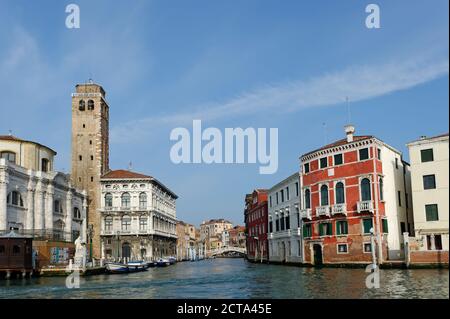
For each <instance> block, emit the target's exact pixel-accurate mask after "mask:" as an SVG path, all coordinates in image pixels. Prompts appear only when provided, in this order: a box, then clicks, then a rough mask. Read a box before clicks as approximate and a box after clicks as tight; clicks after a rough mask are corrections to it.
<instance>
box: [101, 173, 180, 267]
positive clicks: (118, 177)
mask: <svg viewBox="0 0 450 319" xmlns="http://www.w3.org/2000/svg"><path fill="white" fill-rule="evenodd" d="M177 198H178V196H177V195H175V193H173V192H172V191H171V190H170V189H168V188H167V187H166V186H164V185H163V184H162V183H161V182H159V181H158V180H157V179H155V178H153V177H151V176H147V175H143V174H139V173H134V172H131V171H127V170H115V171H110V172H108V173H106V174H105V175H103V176H102V178H101V200H100V202H101V209H100V213H101V219H102V220H101V234H100V235H101V246H102V258H103V259H107V260H124V259H130V260H154V259H157V258H160V257H167V256H176V247H177V243H176V240H177V235H176V223H177V219H176V206H175V201H176V199H177Z"/></svg>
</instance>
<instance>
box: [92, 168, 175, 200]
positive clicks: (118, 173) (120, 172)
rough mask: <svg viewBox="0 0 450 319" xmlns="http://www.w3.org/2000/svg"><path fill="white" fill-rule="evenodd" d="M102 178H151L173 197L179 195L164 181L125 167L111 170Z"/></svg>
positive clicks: (150, 179)
mask: <svg viewBox="0 0 450 319" xmlns="http://www.w3.org/2000/svg"><path fill="white" fill-rule="evenodd" d="M101 179H102V180H105V179H112V180H114V179H136V180H143V179H145V180H149V181H151V182H155V183H156V184H158V185H159V186H160V187H161V188H163V189H164V190H165V191H166V192H168V193H170V194H171V195H172V196H173V197H175V199H176V198H178V195H177V194H175V193H174V192H172V191H171V190H170V189H169V188H168V187H166V186H165V185H164V184H163V183H161V182H160V181H159V180H157V179H156V178H154V177H152V176H149V175H145V174H141V173H136V172H132V171H129V170H125V169H117V170H111V171H109V172H108V173H105V174H103V175H102V177H101Z"/></svg>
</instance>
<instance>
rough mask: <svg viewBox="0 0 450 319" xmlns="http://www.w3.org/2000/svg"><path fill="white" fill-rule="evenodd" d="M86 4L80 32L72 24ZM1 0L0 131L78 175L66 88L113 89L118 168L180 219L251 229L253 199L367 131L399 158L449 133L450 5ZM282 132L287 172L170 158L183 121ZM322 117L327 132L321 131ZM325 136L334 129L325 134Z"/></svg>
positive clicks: (441, 1) (114, 163)
mask: <svg viewBox="0 0 450 319" xmlns="http://www.w3.org/2000/svg"><path fill="white" fill-rule="evenodd" d="M69 3H76V4H78V5H79V6H80V10H81V28H80V29H67V28H66V27H65V19H66V16H67V14H66V13H65V6H66V5H67V4H69ZM369 3H371V2H370V1H356V0H353V1H350V0H348V1H325V0H323V1H261V0H258V1H252V0H246V1H237V0H232V1H222V0H217V1H210V0H205V1H132V0H130V1H43V0H42V1H33V2H31V1H25V0H15V1H12V0H11V1H6V0H0V88H1V90H0V92H1V96H2V101H1V103H0V108H1V112H0V114H1V115H0V134H7V133H8V130H10V129H11V130H12V131H13V134H14V135H16V136H18V137H21V138H25V139H31V140H35V141H38V142H41V143H43V144H46V145H48V146H50V147H52V148H54V149H56V150H57V151H58V157H57V163H56V166H57V168H58V169H60V170H64V171H66V172H69V170H70V123H71V122H70V121H71V114H70V112H71V104H70V103H71V101H70V94H71V93H72V92H73V90H74V86H75V84H76V83H81V82H85V81H87V80H88V79H89V78H90V77H92V78H93V79H94V81H95V82H97V83H99V84H101V85H102V86H103V87H104V88H105V90H106V91H107V100H108V102H109V104H110V134H111V141H110V159H111V163H110V165H111V167H112V168H113V169H119V168H127V166H128V163H129V162H130V161H132V163H133V170H135V171H139V172H142V173H147V174H150V175H152V176H155V177H157V178H158V179H160V180H161V181H162V182H163V183H165V184H166V185H168V186H169V187H170V188H171V189H173V190H174V191H175V192H176V193H177V194H179V196H180V198H179V200H178V203H177V213H178V216H179V218H180V219H183V220H185V221H187V222H192V223H195V224H199V223H200V222H201V221H202V220H205V219H208V218H218V217H224V218H228V219H230V220H232V221H233V222H235V223H242V222H243V206H244V196H245V193H247V192H251V191H252V189H254V188H256V187H259V188H261V187H266V188H269V187H270V186H272V185H274V184H276V183H277V182H278V181H280V180H281V179H283V178H285V177H287V176H289V175H290V174H292V173H294V172H295V171H297V170H298V166H299V160H298V158H299V156H300V155H301V154H303V153H306V152H308V151H310V150H312V149H314V148H317V147H319V146H321V145H323V144H324V143H325V142H332V141H334V140H337V139H340V138H342V137H343V136H344V132H343V126H344V125H345V124H346V121H347V111H346V106H345V103H344V101H345V96H346V95H348V96H349V99H350V105H351V119H352V122H353V124H354V125H355V126H356V130H357V134H358V133H359V134H372V135H375V136H377V137H379V138H380V139H382V140H383V141H385V142H387V143H389V144H390V145H392V146H394V147H396V148H397V149H399V150H401V151H403V152H404V154H405V158H406V159H408V156H407V149H406V146H405V144H406V143H407V142H409V141H411V140H414V139H416V138H418V137H419V136H421V135H428V136H430V135H434V134H440V133H443V132H448V124H449V123H448V116H449V107H448V105H449V94H448V85H449V83H448V82H449V77H448V61H449V59H448V55H449V52H448V47H449V43H448V36H449V34H448V28H449V18H448V9H449V8H448V1H447V0H433V1H400V0H399V1H377V2H375V3H377V4H378V5H379V6H380V9H381V28H380V29H367V28H366V27H365V19H366V16H367V13H365V7H366V5H367V4H369ZM192 119H201V120H202V122H203V123H202V125H203V127H209V126H213V127H217V128H220V129H223V128H225V127H242V128H246V127H254V128H258V127H261V128H270V127H276V128H278V129H279V169H278V172H277V173H276V174H273V175H259V173H258V166H259V165H249V164H245V165H237V164H227V165H225V164H215V165H206V164H179V165H175V164H173V163H172V162H171V161H170V158H169V151H170V148H171V147H172V145H173V142H171V141H170V140H169V134H170V131H171V130H172V129H173V128H175V127H179V126H182V127H186V128H189V129H190V130H191V126H192ZM324 123H326V130H325V129H324ZM325 132H326V133H325Z"/></svg>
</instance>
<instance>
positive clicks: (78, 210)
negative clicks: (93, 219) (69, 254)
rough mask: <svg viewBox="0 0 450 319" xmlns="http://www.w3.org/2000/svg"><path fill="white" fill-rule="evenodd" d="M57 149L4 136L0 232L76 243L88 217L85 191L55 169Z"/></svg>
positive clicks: (0, 161) (1, 145)
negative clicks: (12, 231) (77, 187)
mask: <svg viewBox="0 0 450 319" xmlns="http://www.w3.org/2000/svg"><path fill="white" fill-rule="evenodd" d="M55 155H56V152H55V151H53V150H52V149H50V148H48V147H46V146H43V145H41V144H39V143H35V142H31V141H26V140H22V139H19V138H16V137H14V136H10V135H9V136H0V232H7V231H9V230H15V231H17V232H19V233H22V234H27V235H31V236H33V237H34V238H35V239H51V240H63V241H70V242H73V241H75V239H76V238H77V237H78V235H79V234H80V230H81V224H82V221H83V219H84V218H85V216H86V206H87V198H86V193H85V192H84V191H81V190H78V189H75V188H74V187H72V186H71V184H70V177H69V175H67V174H64V173H60V172H55V171H53V159H54V156H55Z"/></svg>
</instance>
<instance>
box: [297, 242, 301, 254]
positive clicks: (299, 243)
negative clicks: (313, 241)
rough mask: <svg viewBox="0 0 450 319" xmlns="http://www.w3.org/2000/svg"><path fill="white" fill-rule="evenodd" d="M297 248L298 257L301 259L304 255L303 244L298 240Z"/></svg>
mask: <svg viewBox="0 0 450 319" xmlns="http://www.w3.org/2000/svg"><path fill="white" fill-rule="evenodd" d="M297 247H298V252H297V256H298V257H300V256H301V255H302V242H301V241H300V240H297Z"/></svg>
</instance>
